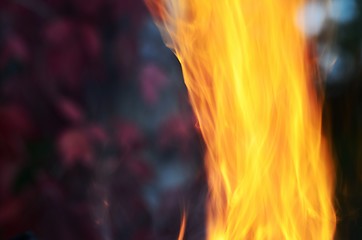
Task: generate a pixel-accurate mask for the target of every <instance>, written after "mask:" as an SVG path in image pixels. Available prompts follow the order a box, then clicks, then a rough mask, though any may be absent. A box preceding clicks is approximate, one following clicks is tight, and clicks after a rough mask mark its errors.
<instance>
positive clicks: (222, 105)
mask: <svg viewBox="0 0 362 240" xmlns="http://www.w3.org/2000/svg"><path fill="white" fill-rule="evenodd" d="M147 3H148V6H149V8H150V9H151V11H152V12H153V13H154V15H155V17H156V21H158V23H159V25H160V27H161V30H163V31H164V36H165V40H166V43H167V44H168V46H170V47H171V48H172V49H174V51H175V54H176V55H177V57H178V59H179V61H180V63H181V65H182V69H183V75H184V79H185V83H186V86H187V88H188V91H189V95H190V100H191V104H192V107H193V109H194V112H195V114H196V116H197V119H198V123H199V126H200V130H201V132H202V135H203V137H204V139H205V143H206V146H207V153H206V159H205V164H206V170H207V175H208V184H209V189H210V193H209V198H208V202H207V239H209V240H222V239H230V240H239V239H240V240H242V239H272V240H277V239H278V240H279V239H300V240H306V239H312V240H313V239H316V240H327V239H332V238H333V234H334V230H335V223H336V217H335V213H334V210H333V201H332V198H333V188H334V174H333V171H332V170H333V167H332V162H331V160H330V157H329V154H328V149H327V145H326V142H325V140H324V139H323V136H322V134H321V102H320V101H319V99H318V98H317V96H316V91H315V89H314V87H313V83H312V77H311V75H312V74H311V72H312V71H311V63H310V62H308V61H307V57H306V56H307V54H306V51H307V47H306V39H305V37H304V36H303V34H302V33H301V32H300V30H299V29H298V28H297V27H296V24H295V21H294V20H295V18H296V13H297V12H298V10H300V9H301V7H302V6H303V4H304V3H303V1H302V0H178V1H166V0H148V2H147Z"/></svg>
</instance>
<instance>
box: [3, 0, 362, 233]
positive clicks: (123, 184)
mask: <svg viewBox="0 0 362 240" xmlns="http://www.w3.org/2000/svg"><path fill="white" fill-rule="evenodd" d="M330 2H331V4H330V5H329V7H325V6H324V7H321V6H322V5H321V4H319V5H318V4H316V1H315V2H313V4H310V5H308V7H307V8H306V9H307V10H308V11H306V12H307V16H308V19H310V21H308V22H310V23H309V24H307V26H309V29H312V30H311V31H308V29H306V31H307V33H308V34H309V35H310V37H311V38H313V39H315V40H316V43H317V44H316V49H317V51H318V54H319V58H318V64H319V66H320V70H321V74H322V75H323V76H324V79H325V80H324V82H323V89H324V90H325V105H324V118H323V120H324V129H325V133H326V135H327V136H328V137H329V138H330V139H331V144H332V150H333V153H334V155H335V162H336V166H337V175H338V178H337V185H336V197H335V203H336V209H337V215H338V226H337V234H336V239H341V240H344V239H362V213H361V207H362V159H361V158H362V122H361V120H362V109H361V108H362V99H361V95H360V92H361V84H360V82H361V79H360V78H361V74H362V72H361V69H362V61H361V53H362V45H361V43H362V29H361V28H362V21H361V15H360V13H362V4H361V3H360V2H359V1H357V0H356V1H355V0H333V1H332V0H331V1H330ZM317 3H318V2H317ZM318 24H319V25H318ZM282 45H283V43H281V47H282ZM202 166H203V142H202V140H201V138H200V136H199V132H198V130H197V129H196V128H195V118H194V116H193V115H192V111H191V108H190V106H189V104H188V99H187V92H186V89H185V86H184V84H183V81H182V75H181V69H180V66H179V63H178V61H177V59H176V58H175V57H174V56H173V54H172V52H171V51H170V50H168V49H167V48H166V47H165V46H164V44H163V42H162V39H161V37H160V34H159V31H158V29H157V28H156V26H155V25H154V24H153V22H152V19H151V18H150V16H149V13H148V11H147V9H146V7H145V5H144V3H143V1H141V0H0V239H10V238H12V237H16V236H19V238H18V239H21V238H22V236H23V239H25V238H28V239H31V238H35V237H36V238H37V239H45V240H46V239H52V240H53V239H54V240H58V239H59V240H64V239H66V240H72V239H74V240H80V239H105V240H108V239H109V240H110V239H122V240H123V239H131V240H147V239H157V240H158V239H160V240H163V239H165V240H166V239H176V237H177V234H178V231H179V226H180V218H181V212H182V211H183V208H185V209H186V212H187V214H188V222H187V230H186V239H195V240H198V239H203V238H204V212H203V209H204V196H205V192H206V184H205V177H204V171H203V167H202ZM26 232H28V234H25V235H22V236H21V234H23V233H26ZM30 233H32V234H30ZM32 235H33V236H35V237H32Z"/></svg>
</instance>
